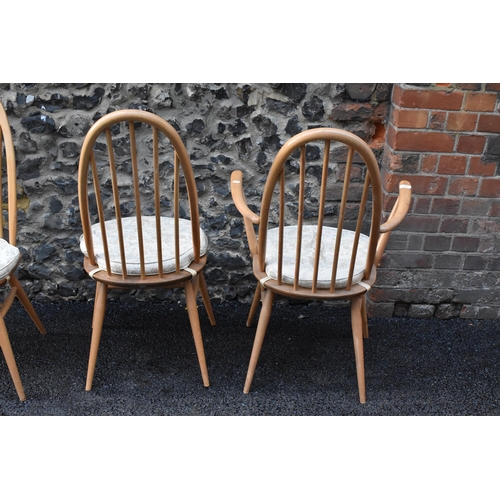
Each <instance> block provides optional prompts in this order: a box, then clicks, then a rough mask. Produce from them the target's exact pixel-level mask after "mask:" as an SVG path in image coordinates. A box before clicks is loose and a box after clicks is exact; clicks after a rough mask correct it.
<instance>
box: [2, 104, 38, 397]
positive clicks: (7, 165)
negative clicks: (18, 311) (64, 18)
mask: <svg viewBox="0 0 500 500" xmlns="http://www.w3.org/2000/svg"><path fill="white" fill-rule="evenodd" d="M4 151H5V154H4ZM4 170H5V173H6V175H5V176H4ZM0 180H1V188H0V205H1V207H2V224H1V225H0V287H1V288H4V287H6V286H10V291H9V293H8V294H7V296H6V297H5V300H4V301H3V303H2V305H1V307H0V347H1V348H2V351H3V354H4V357H5V361H6V362H7V366H8V368H9V372H10V375H11V377H12V380H13V382H14V386H15V388H16V391H17V395H18V396H19V399H20V400H21V401H25V400H26V395H25V393H24V388H23V385H22V383H21V378H20V376H19V370H18V368H17V364H16V360H15V358H14V353H13V351H12V346H11V343H10V340H9V336H8V333H7V327H6V326H5V320H4V318H5V315H6V314H7V312H8V311H9V309H10V307H11V305H12V302H13V301H14V299H15V298H16V297H17V298H18V299H19V300H20V302H21V304H22V305H23V306H24V308H25V309H26V311H27V313H28V314H29V316H30V317H31V319H32V320H33V322H34V323H35V325H36V326H37V328H38V329H39V330H40V332H42V333H43V334H45V328H44V326H43V325H42V322H41V321H40V318H39V317H38V315H37V313H36V311H35V309H34V308H33V305H32V304H31V302H30V300H29V298H28V296H27V295H26V292H25V291H24V289H23V287H22V286H21V283H19V280H18V279H17V278H16V275H15V274H14V273H15V271H16V269H17V267H18V265H19V263H20V261H21V252H20V251H19V249H18V248H17V246H16V241H17V176H16V157H15V151H14V143H13V140H12V133H11V131H10V126H9V122H8V119H7V115H6V113H5V110H4V108H3V106H2V104H1V103H0ZM4 180H5V181H6V182H4ZM4 187H5V188H6V189H5V190H4ZM5 195H6V197H5ZM5 200H6V201H5ZM4 215H6V216H7V217H6V224H5V225H6V227H5V228H4Z"/></svg>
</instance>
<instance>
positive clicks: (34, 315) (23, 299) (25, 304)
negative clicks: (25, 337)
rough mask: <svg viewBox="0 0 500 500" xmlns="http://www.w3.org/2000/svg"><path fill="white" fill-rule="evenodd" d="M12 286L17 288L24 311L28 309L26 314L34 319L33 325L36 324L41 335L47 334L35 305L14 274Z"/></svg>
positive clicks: (11, 281)
mask: <svg viewBox="0 0 500 500" xmlns="http://www.w3.org/2000/svg"><path fill="white" fill-rule="evenodd" d="M10 285H11V286H12V287H16V289H17V290H16V296H17V298H18V299H19V301H20V302H21V304H22V305H23V307H24V309H26V312H27V313H28V314H29V316H30V318H31V319H32V321H33V323H35V325H36V327H37V328H38V329H39V330H40V332H41V333H43V334H45V333H46V332H45V327H44V326H43V324H42V322H41V321H40V318H39V317H38V314H37V313H36V311H35V309H34V308H33V304H32V303H31V302H30V299H29V298H28V296H27V295H26V292H25V291H24V288H23V287H22V286H21V283H19V280H18V279H17V278H16V277H15V276H14V274H11V275H10Z"/></svg>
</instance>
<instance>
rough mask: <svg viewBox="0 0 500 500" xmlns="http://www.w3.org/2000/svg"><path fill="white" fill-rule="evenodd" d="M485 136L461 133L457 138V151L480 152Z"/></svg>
mask: <svg viewBox="0 0 500 500" xmlns="http://www.w3.org/2000/svg"><path fill="white" fill-rule="evenodd" d="M485 143H486V137H484V136H483V135H461V136H460V137H459V138H458V145H457V152H458V153H468V154H476V155H477V154H481V153H482V152H483V150H484V145H485Z"/></svg>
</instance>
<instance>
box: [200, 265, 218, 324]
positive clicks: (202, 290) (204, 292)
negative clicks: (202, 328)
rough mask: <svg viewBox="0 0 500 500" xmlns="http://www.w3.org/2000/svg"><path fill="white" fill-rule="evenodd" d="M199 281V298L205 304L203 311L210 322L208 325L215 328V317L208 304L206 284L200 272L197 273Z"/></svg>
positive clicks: (209, 303)
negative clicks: (204, 310)
mask: <svg viewBox="0 0 500 500" xmlns="http://www.w3.org/2000/svg"><path fill="white" fill-rule="evenodd" d="M198 276H199V280H200V293H201V298H202V299H203V304H205V309H206V311H207V314H208V319H209V320H210V324H211V325H212V326H215V316H214V312H213V311H212V303H211V302H210V297H209V295H208V289H207V283H206V281H205V277H204V276H203V273H202V272H200V273H198Z"/></svg>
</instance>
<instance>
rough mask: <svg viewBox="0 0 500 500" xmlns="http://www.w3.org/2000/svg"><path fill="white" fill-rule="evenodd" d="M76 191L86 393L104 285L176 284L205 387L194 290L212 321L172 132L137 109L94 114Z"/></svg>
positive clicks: (186, 162)
mask: <svg viewBox="0 0 500 500" xmlns="http://www.w3.org/2000/svg"><path fill="white" fill-rule="evenodd" d="M89 186H93V189H90V191H89ZM78 196H79V202H80V214H81V219H82V226H83V235H82V237H81V239H80V248H81V250H82V252H83V253H84V268H85V270H86V271H87V273H88V274H89V276H90V277H92V278H93V279H94V280H95V281H96V282H97V283H96V297H95V305H94V316H93V321H92V332H93V333H92V341H91V347H90V357H89V364H88V372H87V382H86V390H87V391H89V390H91V388H92V381H93V377H94V370H95V365H96V360H97V352H98V348H99V342H100V337H101V331H102V325H103V320H104V313H105V309H106V299H107V294H108V289H112V288H121V289H129V290H130V289H146V288H173V287H177V288H184V292H185V297H186V305H187V311H188V316H189V320H190V324H191V329H192V334H193V337H194V342H195V346H196V352H197V355H198V361H199V364H200V369H201V375H202V379H203V384H204V385H205V386H206V387H208V386H209V379H208V371H207V365H206V360H205V352H204V348H203V339H202V335H201V328H200V322H199V317H198V310H197V303H196V296H197V293H198V291H201V295H202V298H203V302H204V304H205V308H206V310H207V313H208V316H209V318H210V322H211V324H212V325H215V318H214V315H213V312H212V307H211V304H210V299H209V296H208V291H207V286H206V283H205V279H204V277H203V268H204V267H205V264H206V259H207V254H206V252H207V246H208V241H207V237H206V235H205V234H204V232H203V231H202V230H201V228H200V223H199V215H198V195H197V187H196V182H195V178H194V174H193V169H192V166H191V162H190V159H189V156H188V153H187V151H186V148H185V147H184V144H183V143H182V140H181V138H180V137H179V135H178V134H177V132H176V131H175V129H174V128H173V127H172V126H171V125H170V124H169V123H167V122H166V121H165V120H163V119H162V118H160V117H159V116H157V115H155V114H153V113H149V112H146V111H140V110H132V109H128V110H120V111H114V112H112V113H109V114H107V115H105V116H104V117H102V118H101V119H99V120H98V121H97V122H96V123H95V124H94V125H93V126H92V127H91V128H90V130H89V131H88V133H87V135H86V137H85V140H84V143H83V146H82V150H81V155H80V163H79V172H78Z"/></svg>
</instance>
